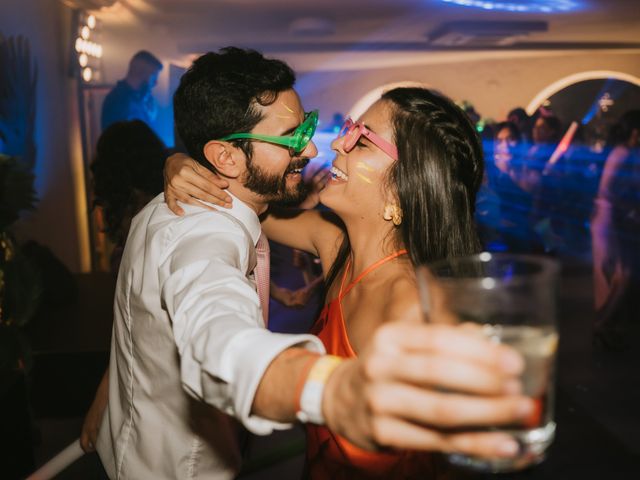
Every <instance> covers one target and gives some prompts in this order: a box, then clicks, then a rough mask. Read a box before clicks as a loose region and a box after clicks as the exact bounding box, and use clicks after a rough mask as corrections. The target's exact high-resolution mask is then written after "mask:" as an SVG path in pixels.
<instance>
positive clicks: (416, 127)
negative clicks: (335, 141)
mask: <svg viewBox="0 0 640 480" xmlns="http://www.w3.org/2000/svg"><path fill="white" fill-rule="evenodd" d="M382 99H383V100H386V101H388V102H390V104H391V106H392V122H393V126H394V137H395V138H394V139H395V144H396V146H397V147H398V158H399V159H398V161H397V162H395V163H394V164H393V165H392V167H391V168H390V170H389V176H388V185H389V188H391V189H393V190H395V192H396V194H397V197H398V200H399V203H400V207H401V208H402V212H403V219H402V224H401V225H400V226H399V227H397V228H398V229H399V230H400V232H399V233H400V237H399V238H398V240H400V239H401V240H402V243H403V244H404V248H406V249H407V250H408V251H409V258H410V259H411V263H412V264H413V265H420V264H423V263H428V262H433V261H435V260H441V259H445V258H450V257H457V256H462V255H469V254H472V253H476V252H478V251H480V249H481V246H480V240H479V238H478V235H477V232H476V225H475V221H474V218H473V214H474V211H475V202H476V194H477V192H478V189H479V188H480V184H481V183H482V176H483V172H484V162H483V155H482V143H481V141H480V138H479V136H478V134H477V132H476V130H475V128H474V127H473V125H472V124H471V121H470V120H469V119H468V118H467V116H466V115H465V113H464V112H463V111H462V110H461V109H460V108H458V107H457V106H456V105H455V104H454V103H453V102H452V101H451V100H449V99H448V98H446V97H444V96H442V95H440V94H438V93H436V92H433V91H431V90H428V89H424V88H395V89H393V90H390V91H388V92H386V93H385V94H383V95H382ZM398 243H399V242H398ZM350 252H351V247H350V245H349V239H348V238H347V236H346V235H345V239H344V241H343V243H342V245H341V247H340V250H339V252H338V255H337V257H336V260H335V262H334V263H333V265H332V266H331V269H330V270H329V273H328V275H327V286H330V285H331V284H332V283H333V281H334V280H335V279H336V277H337V275H338V273H339V272H340V271H341V270H342V268H343V267H344V264H345V262H346V260H347V258H348V257H349V254H350Z"/></svg>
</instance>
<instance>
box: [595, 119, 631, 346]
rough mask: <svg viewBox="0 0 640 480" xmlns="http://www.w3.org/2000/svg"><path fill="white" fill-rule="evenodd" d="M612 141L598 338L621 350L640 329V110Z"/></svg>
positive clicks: (603, 191) (598, 205) (601, 218)
mask: <svg viewBox="0 0 640 480" xmlns="http://www.w3.org/2000/svg"><path fill="white" fill-rule="evenodd" d="M609 137H610V138H609V142H608V143H609V146H610V151H609V155H608V156H607V159H606V161H605V164H604V170H603V172H602V177H601V179H600V185H599V187H598V195H597V197H596V200H595V205H594V207H595V208H594V214H593V218H592V221H591V238H592V249H593V278H594V293H595V297H594V298H595V308H596V324H595V335H596V339H597V340H598V341H599V342H600V343H602V344H603V346H605V347H606V348H612V349H620V348H624V347H625V346H627V344H628V343H629V335H628V334H629V333H630V332H636V335H637V332H638V327H639V326H640V322H638V310H639V308H640V248H639V247H638V245H640V110H631V111H628V112H626V113H625V114H624V115H622V117H621V118H620V121H619V122H618V123H617V124H616V125H614V126H613V127H612V129H611V133H610V136H609Z"/></svg>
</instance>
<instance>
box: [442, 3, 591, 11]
mask: <svg viewBox="0 0 640 480" xmlns="http://www.w3.org/2000/svg"><path fill="white" fill-rule="evenodd" d="M440 1H442V2H444V3H451V4H453V5H460V6H462V7H473V8H482V9H483V10H498V11H504V12H521V13H553V12H570V11H572V10H577V9H579V8H580V7H581V3H582V2H581V1H578V0H531V1H525V0H520V1H518V0H512V1H505V2H497V1H496V2H494V1H487V0H440Z"/></svg>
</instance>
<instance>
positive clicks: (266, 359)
mask: <svg viewBox="0 0 640 480" xmlns="http://www.w3.org/2000/svg"><path fill="white" fill-rule="evenodd" d="M291 347H299V348H306V349H308V350H310V351H312V352H317V353H320V354H324V353H325V349H324V345H323V344H322V341H321V340H320V339H319V338H318V337H316V336H314V335H291V334H281V333H273V332H270V331H268V330H266V329H262V328H252V329H248V330H245V331H244V332H242V333H241V334H238V335H236V336H234V337H233V338H232V339H231V341H230V342H229V344H228V345H227V347H226V348H225V350H226V352H225V353H226V355H225V361H224V362H223V363H226V365H223V368H222V370H223V371H228V369H230V370H231V372H232V374H231V378H233V387H232V388H233V389H234V390H235V392H231V399H230V401H231V403H232V404H233V410H234V416H235V417H236V418H237V419H238V420H239V421H240V422H242V424H243V425H244V426H245V427H246V428H247V429H248V430H249V431H251V432H252V433H254V434H257V435H268V434H270V433H271V432H272V431H273V430H282V429H285V428H289V427H290V426H291V424H287V423H280V422H276V421H273V420H269V419H266V418H263V417H259V416H257V415H252V414H251V407H252V405H253V400H254V398H255V395H256V390H257V389H258V385H259V383H260V380H262V377H263V376H264V373H265V371H266V370H267V367H268V366H269V365H270V364H271V362H272V361H273V360H274V359H275V358H276V357H277V356H278V355H279V354H280V353H282V352H283V351H284V350H286V349H288V348H291Z"/></svg>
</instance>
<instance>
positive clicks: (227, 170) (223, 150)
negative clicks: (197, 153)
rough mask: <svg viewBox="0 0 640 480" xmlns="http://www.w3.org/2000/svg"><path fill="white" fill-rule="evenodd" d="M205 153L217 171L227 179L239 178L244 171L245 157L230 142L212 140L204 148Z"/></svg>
mask: <svg viewBox="0 0 640 480" xmlns="http://www.w3.org/2000/svg"><path fill="white" fill-rule="evenodd" d="M203 153H204V156H205V158H206V159H207V161H208V162H209V163H210V164H211V165H213V167H214V168H215V169H216V171H217V172H218V173H220V174H221V175H223V176H225V177H229V178H237V177H239V176H240V175H241V174H242V172H243V171H244V168H245V158H244V155H243V154H241V153H240V152H239V149H238V148H235V147H233V146H232V145H231V144H230V143H229V142H221V141H219V140H211V141H210V142H207V144H206V145H205V146H204V150H203Z"/></svg>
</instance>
